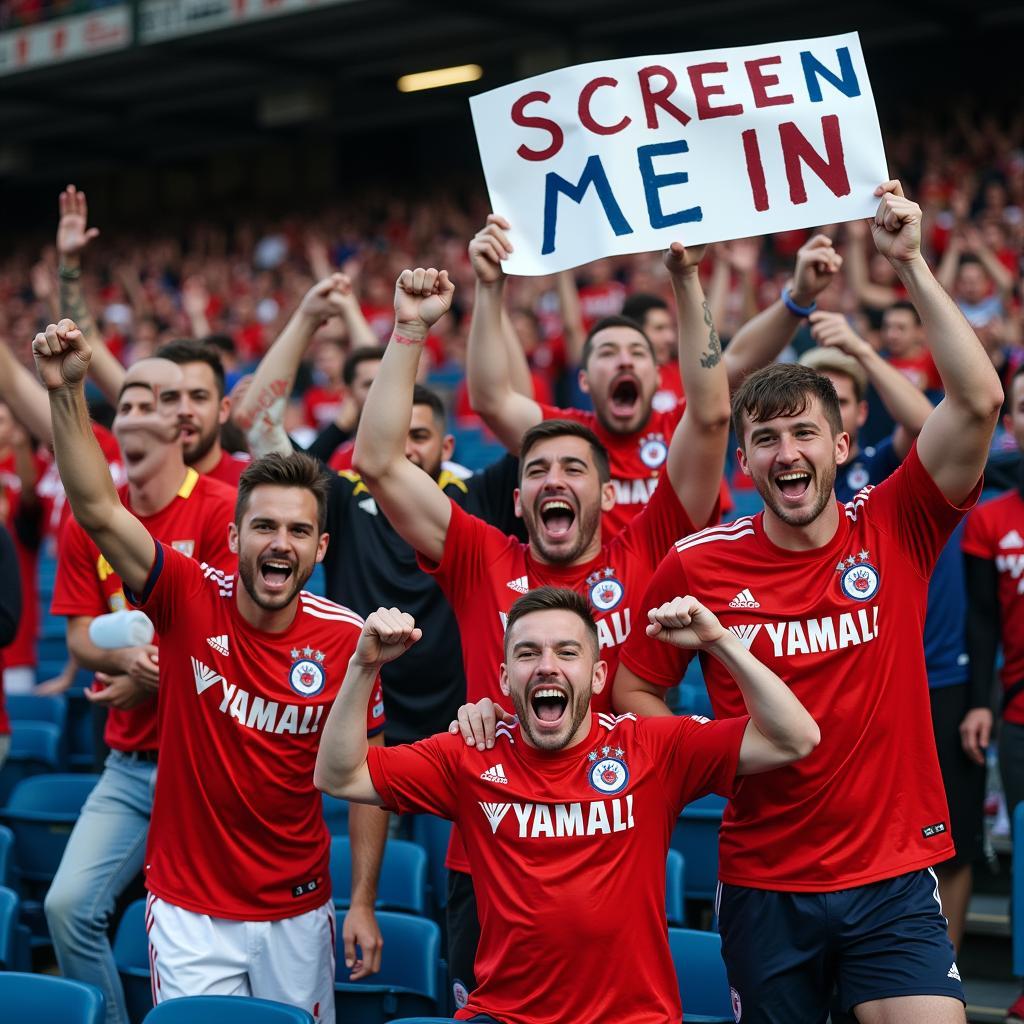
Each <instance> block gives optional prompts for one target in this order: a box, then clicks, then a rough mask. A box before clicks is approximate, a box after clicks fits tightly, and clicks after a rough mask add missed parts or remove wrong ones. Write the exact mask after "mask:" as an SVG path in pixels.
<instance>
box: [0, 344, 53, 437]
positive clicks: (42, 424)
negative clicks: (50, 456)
mask: <svg viewBox="0 0 1024 1024" xmlns="http://www.w3.org/2000/svg"><path fill="white" fill-rule="evenodd" d="M0 398H3V400H4V401H5V402H6V403H7V404H8V405H9V406H10V407H11V412H13V413H14V418H15V419H16V420H17V421H18V422H19V423H20V424H21V425H22V426H23V427H24V428H25V429H26V430H27V431H28V432H29V433H30V434H31V435H32V436H33V437H34V438H36V439H37V440H38V441H40V442H41V443H42V444H45V445H49V444H50V442H51V441H52V440H53V427H52V425H51V423H50V403H49V402H48V401H47V398H46V389H45V388H43V387H41V386H40V384H39V381H37V380H36V379H35V377H33V376H32V374H31V372H30V371H29V370H28V369H26V368H25V367H24V366H22V365H21V363H20V362H19V361H18V359H17V357H16V356H15V354H14V353H13V352H12V351H11V349H10V346H9V345H8V344H7V343H6V342H3V341H0Z"/></svg>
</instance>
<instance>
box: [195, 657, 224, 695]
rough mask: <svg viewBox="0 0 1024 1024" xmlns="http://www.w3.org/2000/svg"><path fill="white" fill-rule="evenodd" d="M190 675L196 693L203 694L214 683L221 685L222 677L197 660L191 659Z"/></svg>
mask: <svg viewBox="0 0 1024 1024" xmlns="http://www.w3.org/2000/svg"><path fill="white" fill-rule="evenodd" d="M192 675H193V676H194V677H195V681H196V693H205V692H206V691H207V690H208V689H209V688H210V687H211V686H214V685H215V684H216V683H223V682H224V677H223V676H222V675H221V674H220V673H219V672H215V671H214V670H213V669H212V668H210V666H209V665H204V664H203V663H202V662H201V661H200V660H199V659H198V658H192Z"/></svg>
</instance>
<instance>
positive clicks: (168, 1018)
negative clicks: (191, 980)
mask: <svg viewBox="0 0 1024 1024" xmlns="http://www.w3.org/2000/svg"><path fill="white" fill-rule="evenodd" d="M145 1021H146V1024H313V1016H312V1014H309V1013H307V1012H306V1011H305V1010H303V1009H300V1008H299V1007H298V1006H288V1005H287V1004H285V1003H275V1002H272V1001H271V1000H269V999H252V998H240V997H239V996H187V997H185V998H184V999H168V1000H167V1002H166V1003H161V1004H160V1005H159V1006H154V1007H153V1009H152V1010H150V1011H149V1013H148V1014H147V1015H146V1018H145Z"/></svg>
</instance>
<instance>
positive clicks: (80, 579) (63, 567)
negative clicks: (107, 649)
mask: <svg viewBox="0 0 1024 1024" xmlns="http://www.w3.org/2000/svg"><path fill="white" fill-rule="evenodd" d="M101 558H102V556H101V555H100V553H99V551H98V550H97V548H96V545H95V544H93V542H92V541H91V540H90V539H89V535H88V534H87V533H86V532H85V530H83V529H82V527H81V526H79V525H78V521H77V520H75V519H68V520H67V522H66V523H65V524H64V529H63V532H62V535H61V543H60V558H59V559H57V578H56V580H55V581H54V586H53V601H52V603H51V604H50V613H51V614H52V615H89V616H92V617H93V618H95V617H96V616H97V615H106V613H107V612H109V611H110V609H109V608H108V607H107V602H106V599H105V598H104V596H103V591H102V590H101V589H100V585H99V576H98V572H99V571H100V559H101ZM108 569H109V567H108ZM109 571H110V572H113V570H112V569H110V570H109Z"/></svg>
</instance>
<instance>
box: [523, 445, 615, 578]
mask: <svg viewBox="0 0 1024 1024" xmlns="http://www.w3.org/2000/svg"><path fill="white" fill-rule="evenodd" d="M614 504H615V490H614V488H613V487H612V485H611V483H609V482H605V483H602V482H601V479H600V475H599V473H598V469H597V465H596V463H595V461H594V455H593V451H592V450H591V447H590V444H589V443H588V442H587V441H586V440H585V439H584V438H582V437H574V436H572V435H564V436H560V437H550V438H546V439H544V440H542V441H538V442H537V443H536V444H534V445H533V446H532V447H531V448H529V449H528V451H527V452H526V453H525V455H524V456H523V458H522V465H521V467H520V480H519V487H518V488H517V490H516V492H515V506H516V515H517V516H520V517H521V518H522V520H523V522H524V523H525V524H526V533H527V536H528V537H529V538H530V547H531V548H532V549H533V553H534V554H535V555H536V556H538V557H539V558H540V559H541V560H542V561H545V562H549V563H553V564H556V565H571V564H573V563H574V562H578V561H583V560H586V559H587V558H592V557H594V555H596V553H597V552H596V550H595V549H596V548H599V547H600V545H601V535H600V532H599V530H600V526H601V513H602V512H604V511H607V510H608V509H610V508H611V507H612V506H613V505H614Z"/></svg>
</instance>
